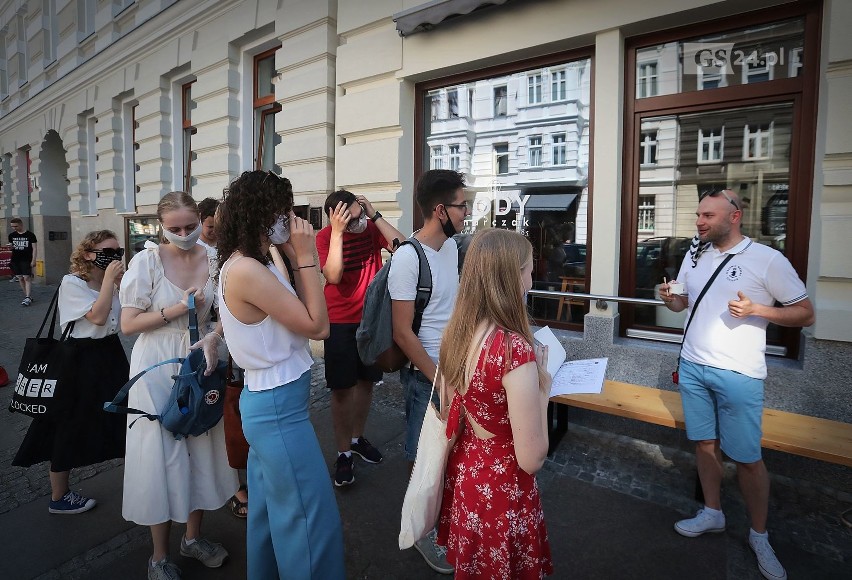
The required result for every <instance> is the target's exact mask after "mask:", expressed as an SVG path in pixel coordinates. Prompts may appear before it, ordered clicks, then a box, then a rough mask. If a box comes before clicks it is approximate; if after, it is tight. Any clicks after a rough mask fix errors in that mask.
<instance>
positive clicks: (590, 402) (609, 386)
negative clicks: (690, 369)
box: [548, 381, 852, 467]
mask: <svg viewBox="0 0 852 580" xmlns="http://www.w3.org/2000/svg"><path fill="white" fill-rule="evenodd" d="M551 402H552V403H558V404H556V405H553V404H551V405H549V406H548V421H549V422H548V425H550V427H551V437H550V450H549V451H550V452H552V451H553V450H554V449H555V448H556V445H557V444H558V443H559V441H560V440H561V439H562V437H563V435H564V434H565V432H566V431H567V430H568V409H567V407H565V406H564V405H570V406H572V407H580V408H581V409H589V410H591V411H598V412H600V413H607V414H609V415H617V416H619V417H627V418H628V419H636V420H638V421H644V422H646V423H653V424H655V425H663V426H666V427H673V428H676V429H684V428H685V426H684V421H683V408H682V407H681V403H680V394H679V393H677V392H675V391H663V390H660V389H654V388H652V387H642V386H639V385H632V384H630V383H621V382H617V381H605V382H604V387H603V391H602V392H601V394H599V395H567V396H566V395H562V396H558V397H554V398H553V399H551ZM554 420H555V421H554ZM760 443H761V445H762V446H763V447H765V448H767V449H775V450H777V451H784V452H785V453H791V454H793V455H800V456H802V457H810V458H812V459H819V460H821V461H827V462H829V463H836V464H839V465H845V466H847V467H852V424H849V423H841V422H839V421H829V420H828V419H819V418H817V417H809V416H807V415H797V414H795V413H787V412H785V411H778V410H775V409H765V410H764V411H763V439H762V440H761V442H760Z"/></svg>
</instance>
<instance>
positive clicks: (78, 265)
mask: <svg viewBox="0 0 852 580" xmlns="http://www.w3.org/2000/svg"><path fill="white" fill-rule="evenodd" d="M117 239H118V236H116V235H115V232H113V231H112V230H96V231H94V232H89V233H88V234H86V236H85V237H84V238H83V239H82V241H81V242H80V243H79V244H77V247H76V248H75V249H74V252H73V253H72V254H71V268H69V270H68V271H69V272H71V273H72V274H74V275H75V276H79V277H80V278H82V279H83V280H86V281H88V280H89V272H90V271H91V269H92V263H91V262H90V261H89V260H87V259H86V257H85V254H86V253H87V252H94V251H95V246H97V245H98V244H100V243H101V242H103V241H106V240H117Z"/></svg>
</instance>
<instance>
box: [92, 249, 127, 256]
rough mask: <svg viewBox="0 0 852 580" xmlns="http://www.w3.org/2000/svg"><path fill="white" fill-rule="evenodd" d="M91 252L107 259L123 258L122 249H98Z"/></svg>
mask: <svg viewBox="0 0 852 580" xmlns="http://www.w3.org/2000/svg"><path fill="white" fill-rule="evenodd" d="M92 251H93V252H95V253H96V254H103V255H104V256H106V257H107V258H121V257H123V256H124V248H100V249H97V250H92Z"/></svg>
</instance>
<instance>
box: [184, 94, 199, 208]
mask: <svg viewBox="0 0 852 580" xmlns="http://www.w3.org/2000/svg"><path fill="white" fill-rule="evenodd" d="M193 84H195V81H194V80H192V81H189V82H188V83H186V84H184V85H181V87H180V92H181V105H180V110H181V130H182V131H183V149H184V151H181V156H184V155H185V157H186V158H185V159H184V160H183V162H184V168H183V190H184V191H185V192H186V193H189V194H192V136H193V135H195V134H196V133H197V132H198V129H196V128H195V127H193V125H192V118H191V114H190V111H189V109H188V108H187V106H188V105H189V103H190V101H191V100H192V85H193ZM184 152H186V154H185V153H184Z"/></svg>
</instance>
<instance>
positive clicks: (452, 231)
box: [441, 208, 459, 238]
mask: <svg viewBox="0 0 852 580" xmlns="http://www.w3.org/2000/svg"><path fill="white" fill-rule="evenodd" d="M444 213H446V214H447V221H445V222H441V229H442V230H444V235H445V236H447V237H448V238H452V237H453V236H454V235H456V234H457V233H459V232H458V230H456V226H454V225H453V220H451V219H450V212H448V211H447V209H446V208H444Z"/></svg>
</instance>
